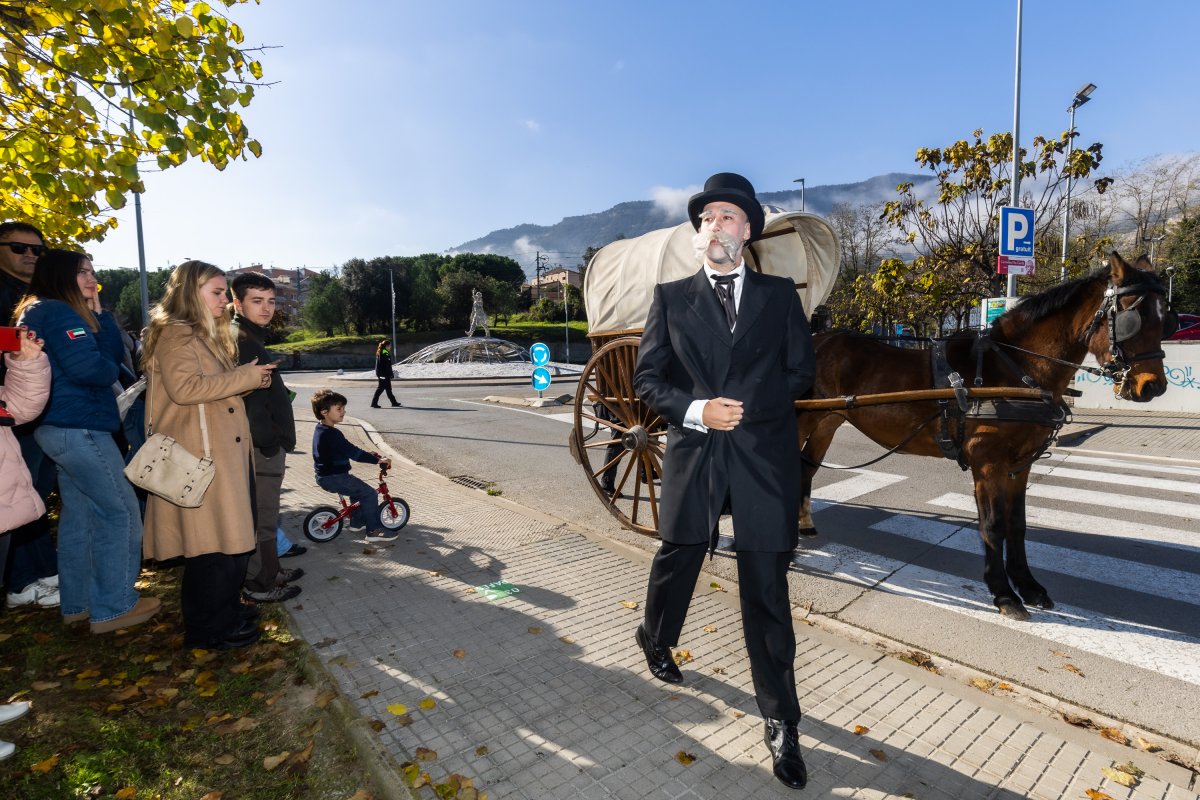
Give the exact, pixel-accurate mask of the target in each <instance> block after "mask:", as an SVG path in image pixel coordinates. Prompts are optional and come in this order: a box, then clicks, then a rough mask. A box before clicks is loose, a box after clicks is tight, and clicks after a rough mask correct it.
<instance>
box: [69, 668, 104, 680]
mask: <svg viewBox="0 0 1200 800" xmlns="http://www.w3.org/2000/svg"><path fill="white" fill-rule="evenodd" d="M75 677H76V678H80V679H86V678H99V677H100V670H98V669H85V670H84V671H83V672H81V673H79V674H78V675H76V676H75Z"/></svg>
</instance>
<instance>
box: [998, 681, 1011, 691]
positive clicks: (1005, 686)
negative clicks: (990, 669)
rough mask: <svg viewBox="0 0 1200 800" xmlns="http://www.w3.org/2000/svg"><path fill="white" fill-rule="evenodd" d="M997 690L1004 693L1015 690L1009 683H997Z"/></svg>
mask: <svg viewBox="0 0 1200 800" xmlns="http://www.w3.org/2000/svg"><path fill="white" fill-rule="evenodd" d="M996 688H997V689H999V690H1000V691H1002V692H1011V691H1012V690H1013V687H1012V684H1009V683H997V684H996Z"/></svg>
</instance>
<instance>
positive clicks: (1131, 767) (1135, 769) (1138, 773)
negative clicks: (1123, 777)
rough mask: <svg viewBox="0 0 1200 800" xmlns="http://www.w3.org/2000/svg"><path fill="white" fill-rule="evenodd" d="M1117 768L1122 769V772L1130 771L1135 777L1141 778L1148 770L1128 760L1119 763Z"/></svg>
mask: <svg viewBox="0 0 1200 800" xmlns="http://www.w3.org/2000/svg"><path fill="white" fill-rule="evenodd" d="M1116 768H1117V769H1119V770H1121V772H1128V773H1129V774H1130V775H1132V776H1133V777H1135V778H1141V777H1142V776H1144V775H1145V774H1146V770H1144V769H1142V768H1141V767H1139V766H1136V765H1135V764H1134V763H1133V762H1132V761H1126V762H1125V763H1124V764H1118V765H1117V767H1116Z"/></svg>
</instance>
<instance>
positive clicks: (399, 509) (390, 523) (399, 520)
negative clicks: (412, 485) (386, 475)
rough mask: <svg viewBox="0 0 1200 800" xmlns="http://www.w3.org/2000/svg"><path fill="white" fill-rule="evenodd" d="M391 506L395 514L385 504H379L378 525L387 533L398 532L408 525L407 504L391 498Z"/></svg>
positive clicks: (396, 498)
mask: <svg viewBox="0 0 1200 800" xmlns="http://www.w3.org/2000/svg"><path fill="white" fill-rule="evenodd" d="M392 505H394V506H395V508H396V513H395V514H393V513H392V509H391V508H390V507H389V506H388V504H387V503H380V504H379V524H380V525H382V526H383V527H385V528H387V529H388V530H389V531H398V530H400V529H401V528H403V527H404V526H405V525H407V524H408V503H406V502H404V501H403V500H401V499H400V498H399V497H393V498H392Z"/></svg>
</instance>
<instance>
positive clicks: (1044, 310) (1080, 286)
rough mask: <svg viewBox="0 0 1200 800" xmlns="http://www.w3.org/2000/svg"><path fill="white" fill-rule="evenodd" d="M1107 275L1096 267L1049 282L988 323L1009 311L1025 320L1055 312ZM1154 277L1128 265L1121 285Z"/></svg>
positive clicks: (1142, 281)
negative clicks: (1045, 287) (1066, 279)
mask: <svg viewBox="0 0 1200 800" xmlns="http://www.w3.org/2000/svg"><path fill="white" fill-rule="evenodd" d="M1110 275H1111V273H1110V272H1109V268H1108V267H1098V268H1097V269H1095V270H1092V272H1090V273H1088V274H1087V275H1084V276H1083V277H1082V278H1075V279H1074V280H1070V281H1067V282H1066V283H1060V284H1057V285H1056V286H1051V287H1050V288H1049V289H1044V290H1043V291H1040V292H1038V293H1037V294H1031V295H1027V296H1025V297H1022V298H1021V301H1020V302H1019V303H1017V305H1015V306H1014V307H1013V308H1012V309H1010V310H1009V311H1006V312H1005V313H1004V314H1002V315H1001V316H1000V317H999V318H997V320H996V321H995V322H993V323H992V325H993V327H994V326H995V325H996V324H997V323H999V321H1000V319H1003V318H1004V317H1006V316H1008V315H1010V314H1011V315H1013V316H1020V317H1022V318H1024V320H1025V321H1026V322H1039V321H1041V320H1043V319H1046V318H1047V317H1050V316H1052V315H1054V314H1057V313H1058V312H1059V311H1062V310H1063V309H1064V308H1070V307H1072V306H1075V305H1076V304H1077V303H1078V302H1079V295H1080V294H1082V293H1083V292H1084V291H1085V290H1086V289H1088V288H1090V287H1091V286H1093V285H1094V284H1097V283H1101V282H1105V281H1107V280H1108V279H1109V277H1110ZM1155 280H1157V279H1156V278H1155V277H1154V273H1152V272H1146V271H1143V270H1140V269H1135V268H1133V267H1132V266H1131V267H1129V268H1128V269H1126V270H1125V280H1123V281H1122V282H1121V285H1122V286H1138V285H1140V284H1143V283H1152V282H1154V281H1155Z"/></svg>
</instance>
